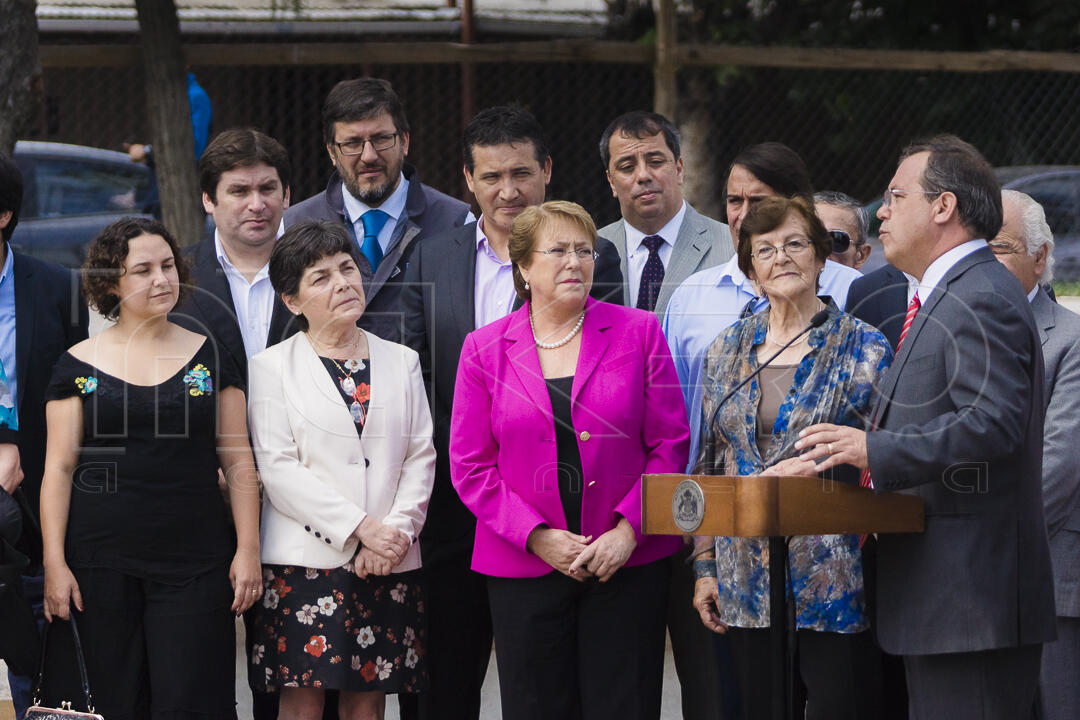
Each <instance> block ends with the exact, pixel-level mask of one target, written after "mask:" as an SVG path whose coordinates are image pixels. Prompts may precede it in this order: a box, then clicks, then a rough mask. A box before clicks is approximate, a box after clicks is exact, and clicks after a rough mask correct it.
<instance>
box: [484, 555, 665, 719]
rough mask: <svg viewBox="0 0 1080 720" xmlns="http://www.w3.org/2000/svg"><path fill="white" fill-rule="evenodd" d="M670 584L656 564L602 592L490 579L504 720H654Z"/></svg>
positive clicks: (570, 583)
mask: <svg viewBox="0 0 1080 720" xmlns="http://www.w3.org/2000/svg"><path fill="white" fill-rule="evenodd" d="M668 576H669V565H668V562H667V561H666V560H660V561H657V562H653V563H649V564H648V565H643V566H638V567H624V568H622V569H621V570H619V571H618V572H616V573H615V575H614V576H613V577H612V578H611V579H610V580H609V581H608V582H606V583H601V582H599V581H597V580H595V579H590V580H588V581H586V582H583V583H579V582H577V581H576V580H572V579H570V578H568V577H566V576H565V575H563V574H561V573H558V572H554V571H553V572H551V573H548V574H547V575H544V576H542V577H538V578H495V577H492V578H488V593H489V595H490V597H491V617H492V621H493V625H494V628H495V658H496V660H497V661H498V664H499V686H500V692H501V695H502V715H503V717H504V718H513V720H582V719H583V718H587V719H588V720H657V718H659V717H660V692H661V686H662V684H663V674H664V618H665V615H666V610H667V594H668V581H669V577H668Z"/></svg>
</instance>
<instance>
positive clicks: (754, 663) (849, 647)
mask: <svg viewBox="0 0 1080 720" xmlns="http://www.w3.org/2000/svg"><path fill="white" fill-rule="evenodd" d="M769 633H770V629H769V628H736V627H732V628H728V632H727V634H728V636H729V638H730V641H731V653H732V656H733V658H734V661H735V677H736V678H737V680H738V684H739V707H740V711H739V717H740V718H743V719H744V720H758V719H759V718H768V717H771V716H772V709H771V707H772V697H773V693H774V691H778V686H777V685H776V683H779V682H780V679H779V678H773V677H772V675H771V673H770V670H769V666H770V659H771V657H772V656H771V654H770V644H769ZM797 635H798V654H797V658H796V670H797V676H796V682H795V702H796V707H797V708H799V709H800V712H797V713H796V715H798V716H799V717H803V715H802V712H801V708H803V707H804V706H805V713H806V715H805V717H806V720H873V719H874V718H877V717H878V709H877V708H878V703H879V695H880V691H881V684H880V674H879V673H878V671H877V661H878V659H879V653H880V650H878V649H877V647H876V646H875V645H874V642H873V640H872V638H871V636H870V633H869V632H867V631H863V632H859V633H830V632H817V631H815V630H799V632H798V634H797Z"/></svg>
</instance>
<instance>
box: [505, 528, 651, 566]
mask: <svg viewBox="0 0 1080 720" xmlns="http://www.w3.org/2000/svg"><path fill="white" fill-rule="evenodd" d="M526 545H527V547H528V549H529V551H530V552H531V553H533V554H534V555H536V556H537V557H539V558H540V559H541V560H543V561H544V562H546V563H547V564H548V565H550V566H551V567H553V568H555V569H556V570H558V571H559V572H561V573H562V574H563V575H566V576H567V577H570V578H573V579H574V580H577V581H578V582H583V581H584V580H585V579H586V578H588V577H592V576H595V577H596V578H597V579H598V580H599V581H600V582H607V581H608V580H610V579H611V577H612V576H613V575H614V574H615V571H616V570H618V569H619V568H621V567H622V566H623V564H624V563H626V561H627V560H628V559H629V558H630V554H631V553H633V552H634V548H636V547H637V538H636V537H635V536H634V529H633V528H632V527H631V526H630V523H629V522H627V521H626V518H622V519H620V520H619V523H618V524H617V525H616V526H615V527H614V528H612V529H611V530H608V531H607V532H606V533H604V534H603V535H601V536H600V537H598V538H596V540H593V539H592V536H591V535H589V536H585V535H577V534H574V533H572V532H569V531H568V530H557V529H554V528H545V527H540V528H536V529H535V530H533V531H532V532H531V533H529V539H528V541H527V543H526Z"/></svg>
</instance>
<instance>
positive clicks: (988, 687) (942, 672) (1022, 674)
mask: <svg viewBox="0 0 1080 720" xmlns="http://www.w3.org/2000/svg"><path fill="white" fill-rule="evenodd" d="M1042 649H1043V647H1042V645H1024V646H1022V647H1014V648H1000V649H997V650H983V651H981V652H966V653H946V654H943V655H905V656H904V668H905V669H906V670H907V683H908V698H909V702H910V704H909V707H910V711H911V715H910V717H911V720H1027V719H1028V718H1032V717H1034V716H1035V698H1036V695H1037V691H1038V686H1039V667H1040V661H1041V659H1042Z"/></svg>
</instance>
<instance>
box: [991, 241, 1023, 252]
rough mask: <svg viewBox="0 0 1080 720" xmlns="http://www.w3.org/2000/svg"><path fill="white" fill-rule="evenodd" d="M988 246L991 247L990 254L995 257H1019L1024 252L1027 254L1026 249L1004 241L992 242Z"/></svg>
mask: <svg viewBox="0 0 1080 720" xmlns="http://www.w3.org/2000/svg"><path fill="white" fill-rule="evenodd" d="M987 245H989V246H990V252H992V253H994V254H995V255H1019V254H1020V253H1022V252H1027V248H1025V247H1022V246H1021V247H1017V246H1016V245H1012V244H1010V243H1007V242H1005V241H1003V240H991V241H990V242H988V243H987Z"/></svg>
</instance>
